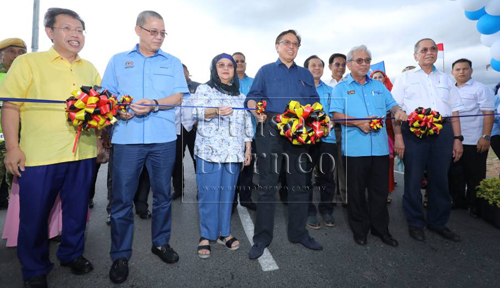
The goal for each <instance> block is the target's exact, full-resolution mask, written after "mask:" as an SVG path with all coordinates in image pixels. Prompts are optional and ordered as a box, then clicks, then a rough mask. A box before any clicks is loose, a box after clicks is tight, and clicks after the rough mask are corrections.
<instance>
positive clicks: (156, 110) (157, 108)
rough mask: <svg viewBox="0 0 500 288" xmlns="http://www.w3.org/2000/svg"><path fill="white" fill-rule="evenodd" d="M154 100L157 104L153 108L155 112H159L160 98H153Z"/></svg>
mask: <svg viewBox="0 0 500 288" xmlns="http://www.w3.org/2000/svg"><path fill="white" fill-rule="evenodd" d="M153 101H155V104H156V106H155V108H153V112H158V111H160V106H159V104H158V100H156V99H153Z"/></svg>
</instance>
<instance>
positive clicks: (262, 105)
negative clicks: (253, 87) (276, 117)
mask: <svg viewBox="0 0 500 288" xmlns="http://www.w3.org/2000/svg"><path fill="white" fill-rule="evenodd" d="M266 107H267V101H266V100H262V101H259V102H258V103H257V107H256V108H257V111H256V112H257V114H259V115H260V114H262V113H264V111H266Z"/></svg>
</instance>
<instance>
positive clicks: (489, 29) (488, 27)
mask: <svg viewBox="0 0 500 288" xmlns="http://www.w3.org/2000/svg"><path fill="white" fill-rule="evenodd" d="M477 31H479V33H481V34H484V35H491V34H493V33H496V32H498V31H500V16H491V15H490V14H484V15H483V16H482V17H481V18H479V21H477Z"/></svg>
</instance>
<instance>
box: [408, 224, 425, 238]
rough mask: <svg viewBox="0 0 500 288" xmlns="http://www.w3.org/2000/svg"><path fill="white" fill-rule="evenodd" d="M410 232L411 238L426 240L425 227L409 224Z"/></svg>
mask: <svg viewBox="0 0 500 288" xmlns="http://www.w3.org/2000/svg"><path fill="white" fill-rule="evenodd" d="M408 232H409V233H410V237H411V238H413V239H415V240H417V241H421V242H423V241H425V234H424V228H420V227H414V226H408Z"/></svg>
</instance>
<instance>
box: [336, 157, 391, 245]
mask: <svg viewBox="0 0 500 288" xmlns="http://www.w3.org/2000/svg"><path fill="white" fill-rule="evenodd" d="M343 161H344V164H345V167H346V180H347V193H348V195H347V197H348V198H349V206H347V213H348V219H349V225H350V226H351V230H352V232H353V234H354V236H355V237H357V238H364V237H366V235H367V234H368V232H369V231H370V229H371V230H372V233H373V232H376V233H378V234H380V235H388V234H389V228H388V226H389V212H388V210H387V195H388V194H389V192H388V191H389V178H388V177H387V171H388V170H389V155H385V156H367V157H345V156H344V157H343ZM367 192H368V197H367Z"/></svg>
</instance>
